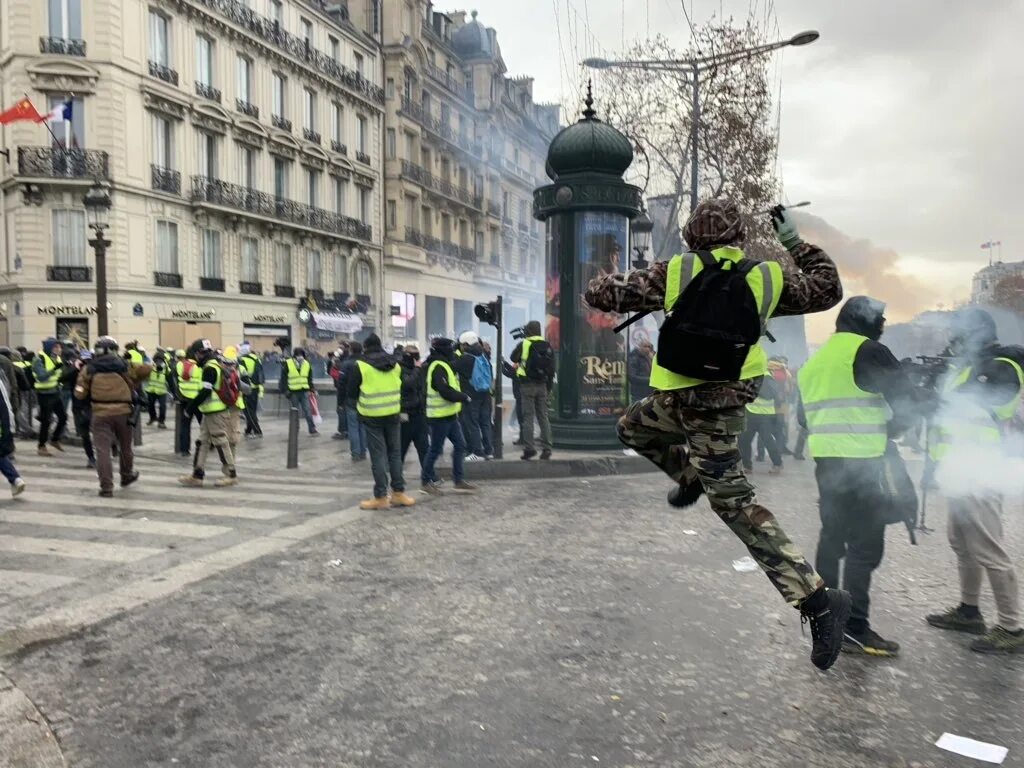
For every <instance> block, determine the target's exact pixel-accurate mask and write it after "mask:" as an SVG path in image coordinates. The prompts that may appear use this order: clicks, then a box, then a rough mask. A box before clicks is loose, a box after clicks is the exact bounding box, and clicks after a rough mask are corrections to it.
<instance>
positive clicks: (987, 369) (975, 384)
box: [954, 342, 1024, 408]
mask: <svg viewBox="0 0 1024 768" xmlns="http://www.w3.org/2000/svg"><path fill="white" fill-rule="evenodd" d="M999 358H1009V359H1011V360H1013V361H1014V362H1015V363H1017V365H1020V366H1021V367H1024V347H1018V346H1004V345H1001V344H998V343H996V342H992V343H989V344H986V345H984V346H983V347H982V348H981V349H979V350H977V351H975V352H973V353H972V354H970V355H969V356H967V357H965V358H961V359H958V360H957V361H955V363H954V365H955V366H956V367H957V368H963V367H964V366H967V365H969V366H970V367H971V376H970V378H969V379H968V380H967V381H966V382H964V383H963V384H961V385H960V386H959V387H957V390H958V391H960V392H968V393H970V394H971V395H972V396H973V397H974V398H975V399H976V400H977V402H979V403H981V404H982V405H985V406H986V407H988V408H997V407H999V406H1001V405H1006V404H1007V403H1009V402H1010V401H1011V400H1013V399H1014V398H1015V397H1017V393H1018V391H1019V390H1020V379H1019V378H1018V376H1017V371H1016V369H1015V368H1014V367H1013V366H1012V365H1010V364H1009V363H1007V362H1006V361H1005V360H1000V359H999Z"/></svg>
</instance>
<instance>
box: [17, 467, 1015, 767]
mask: <svg viewBox="0 0 1024 768" xmlns="http://www.w3.org/2000/svg"><path fill="white" fill-rule="evenodd" d="M764 466H765V465H763V464H762V465H758V467H757V470H758V473H757V474H756V477H755V481H756V482H757V484H758V485H759V486H760V497H761V500H762V502H763V503H765V504H766V505H767V506H769V507H770V508H772V509H773V510H774V511H775V512H776V514H777V515H778V516H779V518H780V519H781V521H782V523H783V525H784V526H785V527H786V528H787V530H789V531H790V533H791V534H792V535H793V537H794V539H795V540H796V541H797V542H798V543H799V544H800V545H801V546H803V547H804V548H805V549H806V550H808V551H811V552H813V549H814V542H815V539H816V535H817V526H816V514H817V511H816V495H815V492H814V486H813V479H812V476H811V471H810V470H811V467H810V466H809V465H807V464H803V465H798V464H794V465H792V466H789V467H787V471H786V474H784V475H782V476H781V477H768V476H767V475H766V474H764ZM330 483H331V480H328V479H326V478H325V479H324V485H323V486H322V487H321V486H312V487H311V486H302V487H295V488H294V489H293V492H294V497H295V499H296V503H297V504H299V503H301V500H302V499H303V498H305V497H306V496H313V495H317V496H321V495H323V494H324V493H329V492H330V490H331V489H330V487H329V486H330ZM665 490H666V483H665V482H664V481H663V480H662V478H660V477H659V476H656V475H637V476H630V477H609V478H592V479H588V480H559V481H543V482H515V483H513V482H509V483H503V484H497V483H495V484H491V485H487V486H486V487H484V488H483V490H482V491H481V492H480V493H479V494H477V495H474V496H461V495H460V496H455V495H450V496H447V497H445V498H444V499H443V500H441V501H440V502H438V503H434V504H432V505H425V506H423V507H418V508H416V509H415V510H414V511H412V512H409V513H404V512H386V513H380V514H376V515H374V516H369V517H362V518H358V517H357V518H354V519H353V520H352V522H349V523H348V524H345V525H341V526H340V527H336V528H334V529H332V530H329V531H327V532H325V533H323V534H321V535H318V536H314V537H310V538H304V539H296V541H295V543H294V544H293V545H292V546H290V547H288V548H285V549H282V550H280V551H274V552H273V553H272V554H269V555H267V556H265V557H263V558H260V559H254V560H251V561H249V562H247V563H245V564H244V565H241V566H240V567H237V568H233V569H227V570H223V571H220V572H218V573H217V574H215V575H213V576H211V577H210V578H207V579H205V580H201V581H195V582H192V583H189V584H187V585H186V586H184V587H182V588H181V589H179V590H177V591H174V592H173V593H171V594H169V595H168V596H165V597H161V598H160V599H157V600H156V601H155V602H152V603H149V604H146V605H144V606H142V607H138V608H135V609H133V610H131V611H130V612H129V613H127V614H125V615H122V616H120V617H117V618H113V619H110V620H108V621H106V622H104V623H102V624H100V625H97V626H93V627H91V628H89V629H87V630H85V631H84V632H82V633H80V634H79V635H77V636H74V637H72V638H69V639H65V640H63V641H59V642H56V643H52V644H48V645H41V646H37V647H35V648H32V649H29V650H22V651H21V652H19V653H18V654H17V655H16V656H14V657H8V658H7V659H6V660H5V662H4V666H5V668H6V669H5V672H6V675H7V676H8V677H9V678H10V679H11V680H12V681H13V682H14V683H15V684H16V685H17V686H18V687H19V688H20V689H21V690H22V691H24V692H25V693H26V694H27V695H28V696H29V697H30V698H31V699H32V700H33V701H35V702H36V704H37V705H39V707H40V708H41V709H42V710H43V711H44V712H45V713H46V714H47V716H48V717H50V718H51V719H52V720H53V721H55V722H57V723H58V724H59V726H58V728H57V735H58V739H59V742H60V745H61V747H62V749H63V750H64V752H65V756H66V758H67V760H68V762H69V764H70V765H73V766H83V767H85V766H95V767H96V768H143V767H149V766H170V765H180V766H202V767H204V768H205V767H206V766H210V767H219V766H246V767H256V766H287V767H289V768H290V767H292V766H296V767H299V766H301V767H305V766H331V767H332V768H350V767H351V768H383V767H384V766H388V767H389V768H390V767H392V766H395V767H397V766H402V767H403V768H420V767H422V768H442V767H443V768H478V767H479V766H524V767H526V766H552V768H554V767H556V766H557V767H558V768H563V767H564V766H573V765H581V766H582V765H610V766H623V767H626V766H648V765H650V766H673V767H674V766H702V767H708V766H711V767H716V766H759V767H769V766H790V765H800V766H822V767H824V766H829V768H843V767H845V766H864V767H865V768H867V767H868V766H870V767H871V768H877V767H878V766H920V767H921V768H924V767H926V766H927V767H930V768H939V766H957V765H965V766H967V765H974V764H976V763H972V762H971V761H968V760H966V759H964V758H960V757H957V756H955V755H951V754H949V753H946V752H942V751H941V750H939V749H937V748H936V747H935V746H934V742H935V740H936V739H937V738H938V737H939V736H940V735H941V734H942V733H943V732H947V731H948V732H952V733H955V734H960V735H964V736H970V737H973V738H977V739H981V740H983V741H989V742H994V743H997V744H1001V745H1003V746H1007V747H1009V748H1010V753H1009V757H1008V758H1007V761H1006V765H1011V766H1014V765H1017V766H1020V765H1024V725H1022V719H1021V713H1022V712H1024V692H1022V690H1021V682H1022V676H1024V657H1016V658H1012V659H1006V658H991V657H982V656H978V655H976V654H973V653H971V652H970V651H969V650H967V649H966V639H965V638H962V637H959V636H956V635H948V634H944V633H941V632H939V631H937V630H933V629H930V628H928V627H927V626H926V625H925V624H924V622H923V619H922V617H923V615H924V614H925V613H926V612H928V611H931V610H933V609H936V608H941V607H945V606H947V605H950V604H954V603H955V602H957V598H958V595H957V590H956V575H955V569H954V566H953V558H952V554H951V553H950V552H949V549H948V545H947V543H946V541H945V536H944V535H943V534H942V533H941V532H939V533H936V534H933V535H931V536H928V537H925V539H924V541H923V542H922V544H921V545H920V546H918V547H913V548H912V547H910V546H909V544H908V543H907V541H906V533H905V531H903V529H902V528H896V527H893V528H890V530H889V537H888V552H887V557H886V561H885V563H884V564H883V567H882V568H881V570H880V571H879V572H878V574H877V579H876V588H875V602H874V608H875V615H874V624H875V626H876V628H877V629H878V630H879V631H881V632H882V633H883V634H884V635H886V636H891V637H893V639H897V640H899V641H900V642H901V643H903V645H904V655H903V657H902V658H900V659H898V660H892V661H880V660H866V659H855V658H849V657H845V658H843V659H841V660H840V663H839V664H838V665H837V667H836V668H834V670H833V671H831V672H829V673H825V674H822V673H819V672H818V671H817V670H815V669H814V668H813V667H812V666H811V664H810V662H809V660H808V651H809V635H807V636H805V635H802V633H801V627H800V622H799V616H798V614H797V613H796V611H794V610H793V609H791V608H789V607H787V606H786V605H785V604H783V603H782V601H781V600H780V598H779V597H778V595H777V594H776V593H775V591H774V590H773V589H772V588H771V587H770V585H769V583H768V581H767V580H766V579H765V578H764V576H763V575H762V574H761V573H759V572H755V573H744V572H738V571H736V570H734V568H733V566H732V562H733V560H735V559H737V558H740V557H742V556H743V555H744V554H745V551H744V550H743V548H742V547H741V545H740V544H739V543H738V542H737V541H736V540H735V539H734V538H733V537H732V535H731V534H730V533H729V531H728V530H727V529H725V527H724V526H722V525H721V524H720V523H719V522H718V521H717V519H716V518H714V517H713V515H712V514H711V512H710V511H709V510H708V508H707V507H706V505H704V504H703V503H702V504H701V505H700V506H699V507H697V508H695V509H694V510H692V511H689V512H686V513H679V512H675V511H672V510H670V509H669V508H668V507H667V506H666V505H665V503H664V493H665ZM1021 513H1022V509H1021V504H1020V500H1019V499H1014V500H1012V502H1010V503H1009V504H1008V509H1007V529H1008V534H1009V538H1010V542H1011V546H1012V547H1013V551H1015V552H1017V553H1024V522H1022V514H1021ZM942 517H943V515H942V514H941V513H939V512H938V511H936V514H935V518H936V521H937V522H939V521H941V519H942ZM940 527H941V526H940ZM983 610H985V611H986V614H987V615H989V616H991V614H992V610H991V604H990V603H986V604H985V605H983ZM0 763H2V760H0Z"/></svg>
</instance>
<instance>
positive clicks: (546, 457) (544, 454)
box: [540, 448, 551, 461]
mask: <svg viewBox="0 0 1024 768" xmlns="http://www.w3.org/2000/svg"><path fill="white" fill-rule="evenodd" d="M550 459H551V451H550V450H548V449H546V448H545V449H544V450H543V451H541V452H540V460H541V461H550Z"/></svg>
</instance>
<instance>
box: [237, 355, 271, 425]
mask: <svg viewBox="0 0 1024 768" xmlns="http://www.w3.org/2000/svg"><path fill="white" fill-rule="evenodd" d="M238 365H239V370H238V372H239V374H241V376H242V380H243V381H245V380H246V379H248V384H249V386H250V387H251V389H250V391H249V392H248V394H246V395H245V407H244V414H245V436H246V437H263V427H262V426H260V412H259V411H260V408H259V406H260V398H261V397H263V392H264V383H265V377H264V373H263V361H262V360H261V359H260V356H259V354H258V353H256V352H254V351H253V349H252V345H251V344H249V342H248V341H243V342H242V343H241V344H239V345H238Z"/></svg>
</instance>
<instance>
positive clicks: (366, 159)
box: [356, 149, 370, 165]
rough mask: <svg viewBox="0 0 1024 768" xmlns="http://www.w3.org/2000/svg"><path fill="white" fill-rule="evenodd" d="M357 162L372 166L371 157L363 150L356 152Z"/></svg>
mask: <svg viewBox="0 0 1024 768" xmlns="http://www.w3.org/2000/svg"><path fill="white" fill-rule="evenodd" d="M356 160H358V161H359V162H360V163H362V164H363V165H369V164H370V156H369V155H368V154H366V153H365V152H363V151H362V150H358V149H357V150H356Z"/></svg>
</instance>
